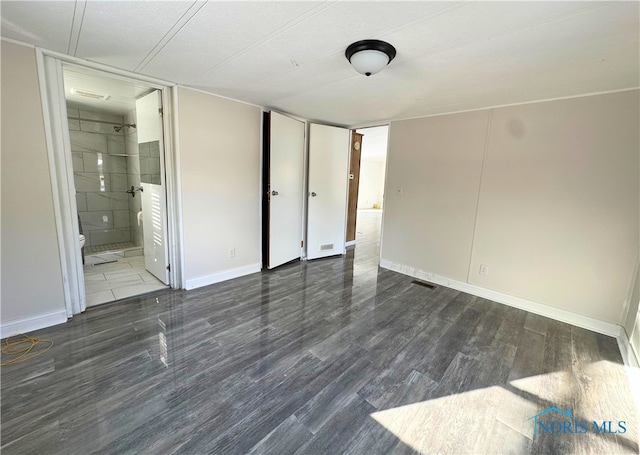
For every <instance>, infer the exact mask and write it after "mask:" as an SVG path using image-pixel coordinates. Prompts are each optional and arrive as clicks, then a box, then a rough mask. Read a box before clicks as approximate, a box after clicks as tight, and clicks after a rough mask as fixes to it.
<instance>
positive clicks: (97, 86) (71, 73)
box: [63, 65, 153, 115]
mask: <svg viewBox="0 0 640 455" xmlns="http://www.w3.org/2000/svg"><path fill="white" fill-rule="evenodd" d="M63 73H64V95H65V98H66V100H67V105H68V106H70V107H80V108H84V109H88V110H94V111H95V110H97V111H101V112H109V113H111V114H118V115H125V114H127V113H128V112H131V111H132V110H134V109H135V108H136V100H137V99H138V98H140V97H142V96H144V95H146V94H148V93H150V92H151V91H152V90H153V89H152V88H149V87H148V86H146V85H144V84H132V83H131V82H129V81H124V80H122V79H116V78H111V77H105V76H104V75H103V74H102V73H100V72H97V71H92V70H87V69H85V68H81V67H78V66H75V65H65V66H64V68H63ZM74 89H76V90H79V91H89V92H93V93H97V94H102V95H108V96H109V97H108V98H107V99H106V100H98V99H92V98H87V97H84V96H81V95H78V94H77V93H74Z"/></svg>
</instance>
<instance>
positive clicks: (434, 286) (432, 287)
mask: <svg viewBox="0 0 640 455" xmlns="http://www.w3.org/2000/svg"><path fill="white" fill-rule="evenodd" d="M411 284H417V285H418V286H424V287H425V288H429V289H436V288H437V287H438V286H436V285H435V284H432V283H427V282H425V281H418V280H413V281H412V282H411Z"/></svg>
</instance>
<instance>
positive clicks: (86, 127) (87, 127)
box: [80, 120, 123, 139]
mask: <svg viewBox="0 0 640 455" xmlns="http://www.w3.org/2000/svg"><path fill="white" fill-rule="evenodd" d="M114 126H118V125H111V124H109V123H97V122H93V121H91V120H80V129H81V130H82V131H86V132H90V133H100V135H102V136H103V137H105V136H106V135H110V134H113V135H123V133H122V130H120V132H117V131H116V130H114V129H113V127H114ZM105 139H106V137H105Z"/></svg>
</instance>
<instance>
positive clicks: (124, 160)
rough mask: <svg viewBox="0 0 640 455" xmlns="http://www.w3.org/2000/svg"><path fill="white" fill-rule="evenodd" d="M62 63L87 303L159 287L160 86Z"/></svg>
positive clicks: (163, 260) (162, 274)
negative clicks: (158, 88)
mask: <svg viewBox="0 0 640 455" xmlns="http://www.w3.org/2000/svg"><path fill="white" fill-rule="evenodd" d="M62 70H63V80H64V95H65V100H66V107H67V122H68V127H69V139H70V141H69V142H70V147H69V153H70V155H71V164H72V170H73V188H74V193H75V194H73V195H72V196H75V202H76V204H75V205H76V209H77V221H78V230H79V233H80V235H79V243H80V247H81V248H80V254H81V256H82V264H83V265H82V270H83V277H84V289H85V302H86V306H87V307H91V306H95V305H99V304H103V303H108V302H112V301H115V300H120V299H124V298H127V297H132V296H135V295H140V294H144V293H148V292H153V291H157V290H160V289H165V288H166V287H167V286H168V285H169V273H168V269H167V266H168V262H167V254H168V253H167V251H168V248H167V241H166V238H167V235H166V232H167V229H166V225H167V219H166V213H167V210H166V196H165V192H164V153H163V149H164V147H163V128H162V117H161V116H162V105H161V95H160V91H159V90H157V89H155V88H154V87H150V86H149V85H147V84H144V83H134V82H132V81H129V80H124V79H121V78H114V77H109V76H108V75H106V74H104V73H102V72H99V71H96V70H92V69H88V68H85V67H81V66H78V65H73V64H63V65H62ZM154 103H155V108H154V107H153V106H154ZM158 245H159V246H158ZM159 250H162V251H159ZM145 256H146V257H145ZM149 256H151V258H149Z"/></svg>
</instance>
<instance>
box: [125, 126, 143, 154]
mask: <svg viewBox="0 0 640 455" xmlns="http://www.w3.org/2000/svg"><path fill="white" fill-rule="evenodd" d="M134 131H135V130H134ZM124 149H125V151H126V153H127V155H139V154H140V151H139V150H138V134H137V133H132V134H126V135H125V136H124Z"/></svg>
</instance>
